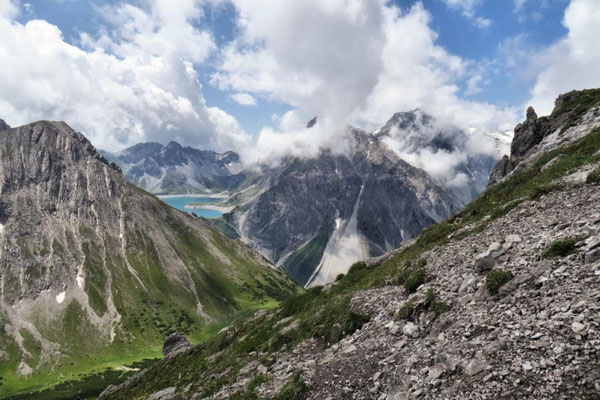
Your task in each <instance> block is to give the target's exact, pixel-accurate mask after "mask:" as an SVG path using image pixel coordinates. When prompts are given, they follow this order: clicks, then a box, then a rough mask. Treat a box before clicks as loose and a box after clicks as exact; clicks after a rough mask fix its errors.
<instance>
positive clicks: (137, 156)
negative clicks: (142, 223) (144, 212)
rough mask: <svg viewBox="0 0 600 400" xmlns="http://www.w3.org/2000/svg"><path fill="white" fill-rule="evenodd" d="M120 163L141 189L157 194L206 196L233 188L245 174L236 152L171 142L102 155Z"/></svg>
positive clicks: (143, 144)
mask: <svg viewBox="0 0 600 400" xmlns="http://www.w3.org/2000/svg"><path fill="white" fill-rule="evenodd" d="M103 155H104V156H105V157H106V158H107V159H108V160H110V161H114V162H115V163H116V164H118V165H119V166H120V167H121V169H122V170H123V173H124V174H125V176H126V177H127V179H129V180H130V181H131V182H133V183H134V184H136V185H137V186H138V187H141V188H142V189H145V190H147V191H149V192H152V193H155V194H182V193H184V194H185V193H203V192H214V191H223V190H228V189H231V188H233V187H235V186H237V185H238V184H239V183H240V182H241V181H242V180H243V179H244V178H245V177H246V174H244V173H241V171H242V167H241V165H240V158H239V156H238V155H237V153H234V152H232V151H228V152H226V153H223V154H218V153H215V152H214V151H210V150H199V149H194V148H192V147H182V146H181V145H180V144H179V143H176V142H170V143H169V144H167V145H166V146H163V145H162V144H159V143H151V142H149V143H139V144H136V145H135V146H132V147H129V148H127V149H125V150H122V151H120V152H117V153H109V152H103Z"/></svg>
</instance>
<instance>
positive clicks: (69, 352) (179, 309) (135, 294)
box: [0, 192, 298, 398]
mask: <svg viewBox="0 0 600 400" xmlns="http://www.w3.org/2000/svg"><path fill="white" fill-rule="evenodd" d="M143 193H144V194H145V195H147V197H146V199H151V200H150V201H149V202H148V204H145V205H143V206H144V207H152V208H155V209H151V212H152V215H157V216H163V215H166V218H163V217H161V218H163V219H162V222H163V223H164V226H163V229H164V230H165V232H166V234H168V235H173V234H174V236H173V237H171V239H170V243H171V245H172V246H173V248H174V249H175V251H176V253H177V256H178V257H179V258H180V259H181V260H182V261H183V262H184V263H185V265H187V267H188V269H189V270H191V271H192V273H191V275H190V276H189V277H188V276H185V277H183V279H184V280H187V279H191V280H192V281H193V282H194V285H195V287H196V293H195V294H194V293H192V292H191V291H190V290H188V289H186V287H187V286H186V287H184V286H182V285H181V284H180V283H178V282H177V281H176V280H175V279H173V277H170V276H168V273H167V272H166V270H165V267H163V265H162V263H161V259H160V255H159V253H158V250H157V246H156V244H155V243H154V242H153V240H152V238H151V236H150V234H149V233H148V232H144V231H142V230H136V229H135V228H132V229H131V230H129V231H128V232H127V238H128V253H127V258H128V262H129V263H130V264H131V266H133V268H134V269H135V270H136V271H137V273H138V275H139V277H140V278H141V280H142V281H143V282H144V285H145V287H146V290H142V289H141V288H140V285H139V283H138V282H137V280H136V279H135V278H134V277H133V276H132V275H131V273H129V271H128V270H127V267H126V264H125V261H124V260H123V259H122V258H121V256H120V252H119V251H120V241H119V240H118V238H114V237H109V236H105V237H104V242H105V244H106V245H105V247H103V246H102V245H101V244H100V241H99V240H98V238H97V237H95V233H94V232H93V231H91V230H89V229H87V228H85V227H81V228H80V230H79V235H80V239H81V240H82V242H83V244H84V246H83V248H84V253H85V255H86V259H85V264H84V270H85V271H86V275H87V276H88V278H87V279H86V284H85V290H86V293H87V294H88V296H89V300H90V305H91V306H92V308H93V309H94V310H95V312H96V313H97V314H98V315H100V316H102V315H104V314H105V313H107V310H108V306H107V302H106V301H105V296H104V295H103V293H105V290H106V280H107V277H106V272H105V270H104V265H103V256H105V258H106V262H107V265H106V267H107V268H108V269H109V270H110V271H111V273H112V274H113V282H114V286H113V288H112V293H113V296H114V302H115V305H116V307H117V309H118V310H119V312H120V314H121V321H120V327H119V328H118V329H117V335H116V338H115V340H114V342H113V343H111V344H107V342H106V340H103V339H102V338H101V337H100V335H99V334H98V332H97V329H96V327H95V326H94V325H93V324H92V322H91V321H90V320H89V318H88V317H87V315H86V313H85V312H84V311H83V308H82V305H81V304H79V302H78V301H77V300H72V301H71V302H70V303H69V304H68V306H67V307H66V309H65V311H64V312H63V313H62V315H59V316H57V318H56V320H53V321H46V320H42V319H40V320H39V321H38V322H37V323H36V327H37V329H38V330H39V331H40V332H41V333H42V334H43V335H44V336H45V337H47V338H48V339H50V340H51V341H53V342H56V343H61V352H62V353H63V354H64V355H63V357H61V359H60V360H59V361H58V363H57V364H56V365H55V366H53V367H50V366H48V365H42V364H39V359H40V346H39V343H36V342H35V339H33V337H32V335H31V334H29V332H28V331H27V330H24V332H23V333H24V337H26V338H27V340H26V342H25V347H26V348H27V350H28V351H29V352H30V353H31V354H32V356H31V357H30V359H28V360H27V361H28V363H29V364H30V365H31V366H32V367H37V366H39V367H40V368H37V369H36V368H34V372H33V374H32V375H31V376H30V377H27V378H23V377H20V376H17V375H16V374H15V371H16V369H17V367H18V360H19V358H20V357H19V351H18V347H17V346H16V343H15V342H14V341H13V340H12V339H10V338H8V337H6V336H2V335H0V345H2V344H3V343H4V344H5V345H3V346H2V347H3V348H5V349H6V350H7V352H8V356H9V358H8V359H9V361H8V362H2V363H1V364H0V377H1V378H2V379H0V398H4V397H6V396H10V395H14V394H17V393H24V392H31V391H33V390H42V389H44V388H47V387H49V386H51V385H54V384H56V383H58V382H65V381H70V380H81V379H82V378H84V376H88V375H90V374H92V375H94V374H104V375H106V368H113V372H114V367H118V366H122V365H129V364H132V363H133V362H135V361H138V360H142V359H154V358H159V357H161V347H162V342H163V341H164V339H165V337H166V336H168V335H169V334H170V333H172V332H176V331H182V332H185V333H187V334H188V335H189V336H190V337H191V338H193V339H194V340H195V341H196V342H199V341H202V340H206V339H207V338H208V337H211V336H213V335H214V334H216V332H218V330H219V329H220V328H221V327H222V326H223V324H225V323H227V322H229V321H231V319H232V318H235V317H236V316H239V315H247V314H248V313H251V312H253V311H255V310H257V309H259V308H268V309H270V308H274V307H275V306H276V305H277V304H278V302H279V301H280V300H282V299H283V298H285V297H287V296H289V294H290V293H294V292H296V291H297V290H298V288H297V287H296V286H295V285H294V284H293V283H291V282H290V281H289V280H287V279H286V278H285V277H284V276H283V275H281V274H280V273H278V272H276V271H273V270H269V269H268V268H266V267H265V266H264V265H263V264H262V263H261V262H259V259H257V258H256V256H254V255H252V254H251V253H250V252H249V250H248V249H246V248H245V247H243V246H242V245H240V244H239V243H237V242H235V241H233V240H230V239H227V238H225V237H223V236H222V235H220V234H219V233H218V232H216V231H214V230H212V229H208V228H207V229H206V232H207V233H208V238H207V239H208V240H209V241H210V243H211V245H212V246H214V247H213V249H212V250H209V249H208V248H207V244H206V238H204V239H201V238H200V237H198V235H197V232H196V231H194V230H192V229H191V228H190V227H189V226H188V225H185V224H183V225H182V224H181V223H180V219H179V218H176V217H177V215H174V214H181V215H183V216H184V218H190V217H189V216H187V215H185V214H184V213H181V212H179V211H177V210H175V209H172V208H170V207H168V206H167V205H165V204H164V203H163V202H162V201H160V200H159V199H158V198H156V197H154V196H151V195H149V194H147V193H145V192H143ZM127 226H128V227H134V226H135V224H133V223H129V222H128V224H127ZM55 246H56V248H57V249H58V248H59V247H60V248H61V250H62V251H73V252H75V253H76V252H77V250H76V248H75V243H74V241H71V240H66V241H65V242H64V243H56V244H55ZM70 247H73V248H70ZM115 249H116V250H115ZM215 249H216V253H217V254H215ZM225 259H226V260H225ZM196 296H198V298H199V300H200V302H201V304H202V305H203V308H204V312H206V313H208V314H209V315H210V316H211V317H212V318H213V321H212V323H210V324H207V323H206V321H205V320H203V319H202V318H201V317H200V316H199V315H198V314H197V312H196V305H197V302H196ZM215 316H216V317H215ZM0 318H2V316H1V315H0ZM108 375H109V376H108V378H111V379H112V381H115V379H117V380H119V379H122V377H121V378H120V376H119V375H117V376H114V375H115V374H114V373H111V372H108ZM103 379H104V378H102V379H99V376H98V375H96V376H95V377H91V378H90V379H88V381H89V382H83V384H82V385H81V388H84V389H85V390H88V391H89V390H90V387H91V386H93V384H94V383H95V384H96V385H100V386H99V387H104V386H106V385H105V384H104V383H103V382H105V381H104V380H103ZM112 381H111V382H112ZM63 386H65V385H63ZM75 386H77V384H75Z"/></svg>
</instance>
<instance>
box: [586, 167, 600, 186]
mask: <svg viewBox="0 0 600 400" xmlns="http://www.w3.org/2000/svg"><path fill="white" fill-rule="evenodd" d="M586 182H587V183H593V184H598V183H600V166H598V167H596V168H594V170H593V171H592V172H590V173H589V174H588V176H587V178H586Z"/></svg>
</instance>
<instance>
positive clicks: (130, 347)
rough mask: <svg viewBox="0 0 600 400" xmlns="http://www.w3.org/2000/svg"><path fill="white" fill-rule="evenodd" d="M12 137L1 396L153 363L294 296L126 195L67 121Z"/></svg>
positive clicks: (205, 232) (265, 267) (249, 260)
mask: <svg viewBox="0 0 600 400" xmlns="http://www.w3.org/2000/svg"><path fill="white" fill-rule="evenodd" d="M3 127H4V128H3V129H2V130H1V131H0V155H1V156H0V327H1V328H2V329H0V360H1V363H0V376H1V377H2V380H1V382H0V383H1V384H2V385H1V386H0V390H1V391H2V394H3V395H8V394H11V393H14V392H18V391H19V390H22V389H23V388H25V387H29V388H31V387H34V388H35V387H36V385H42V384H43V383H44V382H48V381H54V382H57V381H60V380H63V379H67V378H71V379H76V378H77V377H78V376H79V375H80V374H81V373H82V372H89V371H93V370H95V369H97V368H98V367H99V366H101V365H108V364H110V363H122V362H124V361H125V360H139V359H141V358H143V357H152V358H155V357H157V356H158V355H159V354H160V344H161V343H162V341H163V340H164V338H165V337H166V336H167V335H168V334H170V333H172V332H175V331H184V332H187V333H188V334H189V335H192V336H198V337H201V336H202V335H204V333H203V332H204V330H205V329H206V328H207V327H208V326H209V324H211V323H217V322H219V321H222V320H223V319H225V318H230V317H232V316H235V315H239V313H242V312H247V311H248V310H253V309H256V308H258V307H264V306H273V305H274V304H276V303H277V301H278V300H281V299H283V298H285V297H287V296H289V295H290V294H293V293H295V291H296V290H297V287H296V286H295V285H294V284H292V283H291V282H290V281H289V280H288V279H286V277H285V276H284V275H283V274H281V272H279V271H278V270H277V269H276V268H275V267H274V266H273V265H271V264H269V263H268V262H267V261H266V260H265V259H264V258H263V257H262V256H260V255H259V254H257V253H256V252H254V251H252V250H250V249H248V248H247V247H246V246H244V245H243V244H241V243H240V242H239V241H235V240H231V239H228V238H226V237H224V236H223V235H221V234H220V233H219V232H218V231H216V230H215V229H213V228H212V227H211V225H210V224H208V223H207V222H206V221H205V220H202V219H198V218H195V217H193V216H191V215H189V214H187V213H183V212H180V211H178V210H175V209H173V208H171V207H169V206H167V205H166V204H165V203H163V202H162V201H161V200H159V199H158V198H157V197H155V196H153V195H151V194H149V193H147V192H146V191H144V190H142V189H140V188H138V187H136V186H135V185H133V184H132V183H130V182H128V181H127V180H126V179H125V177H124V176H123V175H122V174H121V171H120V169H119V167H118V166H117V165H115V164H114V163H112V162H109V161H107V160H106V159H105V158H104V157H103V156H102V155H101V154H100V153H99V152H97V151H96V150H95V149H94V147H93V146H92V145H91V144H90V142H89V141H88V140H87V139H86V138H85V137H84V136H83V135H82V134H81V133H78V132H76V131H74V130H73V129H71V128H70V127H69V126H68V125H67V124H65V123H64V122H50V121H40V122H35V123H32V124H28V125H25V126H21V127H17V128H8V127H7V126H5V125H3ZM167 153H168V152H167ZM117 365H119V364H117Z"/></svg>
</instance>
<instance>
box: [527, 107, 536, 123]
mask: <svg viewBox="0 0 600 400" xmlns="http://www.w3.org/2000/svg"><path fill="white" fill-rule="evenodd" d="M536 119H537V114H536V113H535V110H534V109H533V107H531V106H529V108H527V121H528V122H530V121H535V120H536Z"/></svg>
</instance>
